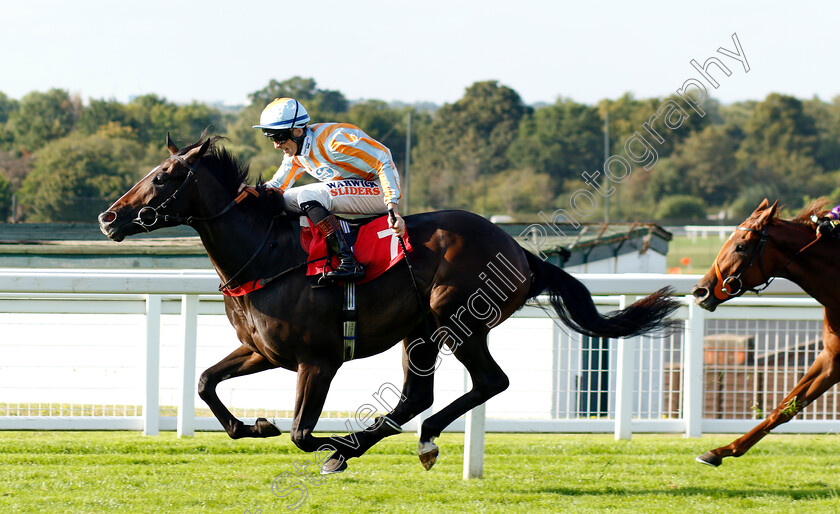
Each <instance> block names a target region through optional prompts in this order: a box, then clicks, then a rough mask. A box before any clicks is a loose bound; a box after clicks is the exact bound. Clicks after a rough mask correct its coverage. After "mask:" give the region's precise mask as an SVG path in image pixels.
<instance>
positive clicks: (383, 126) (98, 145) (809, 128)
mask: <svg viewBox="0 0 840 514" xmlns="http://www.w3.org/2000/svg"><path fill="white" fill-rule="evenodd" d="M277 97H294V98H297V99H299V100H300V101H301V102H303V103H304V105H305V106H306V108H307V109H308V110H309V113H310V115H311V118H312V120H313V122H319V121H341V122H347V123H353V124H355V125H358V126H359V127H361V128H362V129H364V130H365V131H366V132H367V133H368V134H370V135H371V136H372V137H374V138H375V139H378V140H379V141H381V142H382V143H384V144H385V145H386V146H388V147H389V148H390V149H391V152H392V154H393V157H394V160H395V162H396V164H397V167H398V168H399V169H400V171H401V172H403V171H404V170H405V169H406V164H407V159H406V157H407V155H406V138H407V133H408V128H409V120H410V127H411V142H412V145H411V156H410V157H411V158H410V173H409V177H407V178H408V179H409V180H406V177H404V178H403V182H404V183H405V182H407V181H410V187H409V191H410V193H409V198H408V204H409V205H408V206H409V208H410V211H411V212H420V211H425V210H433V209H444V208H459V209H467V210H471V211H473V212H477V213H480V214H484V215H491V214H507V215H511V216H513V217H514V218H516V219H521V220H533V219H535V217H536V215H537V213H538V212H540V211H544V212H554V211H555V210H556V209H561V208H568V206H569V199H570V197H572V195H574V193H575V191H579V190H580V189H582V188H586V187H589V186H590V185H591V177H593V176H598V174H600V177H601V178H600V179H599V181H603V180H605V179H606V177H608V176H612V178H613V179H614V183H611V184H605V183H603V182H602V183H601V185H600V187H602V188H603V189H604V190H606V189H610V190H613V187H614V193H613V194H611V195H610V196H611V199H610V202H609V205H610V213H609V218H610V219H611V220H621V221H634V220H639V221H651V220H652V221H657V222H659V223H665V224H668V223H672V222H675V221H702V220H704V219H706V218H707V216H709V215H716V216H721V215H722V216H723V217H725V218H730V219H738V218H742V217H744V216H746V215H747V214H748V213H749V212H751V211H752V209H753V208H754V207H755V206H756V205H757V204H758V202H759V201H760V200H761V199H763V198H764V197H768V198H770V199H771V200H772V199H780V200H781V201H782V203H784V204H786V205H787V206H789V207H790V208H791V209H793V210H795V209H798V208H799V207H801V206H802V205H804V204H805V203H807V202H809V201H810V200H811V199H813V198H815V197H818V196H829V197H831V198H832V199H837V198H838V196H840V180H838V179H840V97H838V98H835V99H833V100H832V101H831V102H825V101H823V100H820V99H818V98H812V99H807V100H801V99H798V98H795V97H792V96H787V95H782V94H778V93H772V94H770V95H768V96H767V97H766V98H765V99H764V100H761V101H758V100H755V101H746V102H738V103H733V104H730V105H722V104H720V103H719V102H717V101H715V100H714V99H706V100H705V102H704V103H703V104H702V111H700V109H689V108H688V107H686V106H685V102H684V99H680V98H679V97H669V98H648V99H636V98H634V97H633V96H632V95H630V94H625V95H624V96H622V97H621V98H618V99H604V100H601V101H600V102H598V103H597V104H596V105H586V104H582V103H578V102H575V101H573V100H571V99H567V98H562V97H561V98H559V99H558V100H557V101H556V102H555V103H553V104H546V105H537V106H529V105H526V104H525V103H524V102H523V101H522V99H521V97H520V96H519V94H518V93H517V92H516V91H514V90H513V89H511V88H509V87H506V86H504V85H502V84H499V83H498V82H497V81H482V82H476V83H475V84H472V85H471V86H469V87H468V88H467V89H466V90H465V92H464V95H463V96H462V97H461V98H460V99H459V100H457V101H456V102H454V103H451V104H446V105H443V106H440V107H439V108H438V107H436V106H431V107H430V106H428V105H424V106H418V105H413V106H412V105H398V104H387V103H385V102H383V101H379V100H364V101H357V102H352V101H350V100H348V99H347V98H346V97H345V96H344V95H343V94H342V93H341V92H340V91H334V90H326V89H321V88H319V87H318V85H317V83H316V81H315V80H313V79H311V78H302V77H293V78H291V79H288V80H284V81H277V80H272V81H271V82H270V83H269V84H267V85H266V86H265V87H263V88H262V89H260V90H258V91H255V92H253V93H252V94H250V95H249V101H250V104H249V105H247V106H245V107H243V108H240V109H223V108H220V107H217V106H213V105H207V104H203V103H199V102H193V103H190V104H175V103H173V102H170V101H168V100H166V99H165V98H162V97H160V96H157V95H154V94H149V95H143V96H138V97H136V98H134V99H132V100H131V101H130V102H128V103H120V102H118V101H116V100H104V99H90V100H88V101H87V102H83V101H82V99H80V98H79V97H78V96H74V95H71V94H70V93H69V92H67V91H65V90H61V89H52V90H49V91H46V92H31V93H29V94H27V95H25V96H24V97H23V98H21V99H20V100H15V99H12V98H9V97H8V96H7V95H5V94H3V93H2V92H0V212H2V213H9V218H12V219H15V220H18V221H32V222H43V221H87V222H92V221H93V220H95V218H96V215H97V214H98V213H99V212H101V211H102V210H103V209H104V208H105V207H107V206H108V205H109V204H110V203H111V202H112V201H113V200H115V199H116V198H117V197H119V196H120V195H121V194H122V193H123V192H125V190H127V189H128V188H129V187H130V186H131V184H133V183H134V182H135V181H137V180H138V179H139V178H141V177H142V176H144V175H145V174H146V173H147V172H148V170H149V169H151V167H153V166H155V165H156V164H158V163H159V162H160V161H161V160H162V159H163V158H164V157H165V156H166V155H167V153H166V151H165V149H164V137H165V134H166V133H167V132H170V133H171V134H172V136H173V138H174V139H176V140H179V141H180V142H181V144H186V143H190V142H193V141H194V140H196V139H197V138H198V136H199V135H200V134H201V133H202V131H204V130H205V129H206V128H208V127H210V129H211V131H212V132H213V133H215V134H219V135H223V136H225V137H227V138H228V141H227V142H226V148H227V149H228V150H229V151H230V152H232V153H233V154H234V155H236V156H237V157H238V158H240V159H242V160H244V161H248V162H249V163H250V166H251V171H252V176H253V177H254V178H255V179H256V176H257V175H259V176H260V177H262V178H268V177H270V176H271V175H272V174H273V172H274V171H275V170H276V168H277V166H278V165H279V163H280V161H281V160H282V154H281V153H280V152H277V151H275V150H274V149H273V147H272V145H271V144H270V142H269V141H268V140H267V139H265V138H264V137H263V136H262V135H261V133H260V132H259V131H257V130H254V129H252V128H251V126H252V125H253V124H255V123H256V122H257V120H258V119H259V114H260V112H261V111H262V109H263V107H264V106H265V105H266V104H267V103H268V102H270V101H271V100H272V99H274V98H277ZM666 105H673V107H670V110H669V111H668V112H664V113H663V110H667V109H665V107H664V106H666ZM680 105H682V106H683V107H680ZM700 112H702V113H703V114H702V115H701V114H700ZM605 119H608V126H609V129H608V130H609V131H608V134H609V137H608V138H605ZM634 144H635V146H634ZM605 145H608V146H605ZM643 151H644V152H647V156H645V157H644V159H640V155H641V154H640V152H643ZM606 156H615V159H623V162H625V163H629V164H630V165H631V166H632V170H628V171H627V172H626V173H625V174H624V175H623V177H624V178H623V179H617V178H616V176H615V174H612V175H611V174H610V173H604V160H605V157H606ZM607 171H609V170H607ZM404 185H405V184H404ZM13 198H14V200H15V201H14V204H15V205H14V212H12V203H13V200H12V199H13ZM572 199H573V200H574V198H573V197H572ZM404 201H405V200H404ZM587 214H588V215H589V220H590V221H595V220H600V219H603V217H604V214H605V213H604V212H603V207H599V209H597V212H594V210H593V212H588V213H587ZM3 217H4V218H6V216H5V215H4V216H3Z"/></svg>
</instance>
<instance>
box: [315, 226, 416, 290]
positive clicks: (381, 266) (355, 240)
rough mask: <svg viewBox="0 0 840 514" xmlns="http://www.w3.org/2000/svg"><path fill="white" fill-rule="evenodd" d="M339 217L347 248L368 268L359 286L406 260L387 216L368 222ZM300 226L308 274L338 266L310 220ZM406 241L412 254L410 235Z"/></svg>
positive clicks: (316, 273) (318, 273)
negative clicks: (348, 246)
mask: <svg viewBox="0 0 840 514" xmlns="http://www.w3.org/2000/svg"><path fill="white" fill-rule="evenodd" d="M337 217H338V220H339V225H340V227H341V230H342V232H344V237H345V239H346V241H347V244H349V245H350V246H351V247H352V248H353V253H354V254H355V255H356V260H357V261H359V263H360V264H362V265H363V266H364V267H365V276H364V278H362V279H361V280H359V281H358V282H357V283H358V284H363V283H365V282H369V281H371V280H373V279H375V278H376V277H378V276H379V275H381V274H382V273H384V272H386V271H387V270H388V269H390V268H391V267H392V266H394V265H395V264H396V263H398V262H399V261H400V260H401V259H402V258H403V252H402V248H400V245H399V240H398V239H397V236H395V235H394V232H393V231H392V230H391V228H390V227H389V226H388V216H387V215H382V216H374V217H364V218H345V217H340V216H337ZM300 225H301V230H300V245H301V247H302V248H303V250H304V252H306V254H307V255H308V257H307V259H306V260H307V267H306V274H307V275H308V276H316V275H321V274H323V273H324V271H325V270H328V269H330V267H335V266H338V259H337V258H336V257H335V256H334V255H330V256H328V255H327V254H328V251H327V245H326V242H325V241H324V238H323V236H322V235H321V233H320V232H319V231H318V230H313V229H312V228H311V227H310V226H309V220H308V219H307V218H306V217H305V216H301V218H300ZM403 241H404V242H405V246H406V250H407V251H408V252H409V253H410V252H411V251H412V248H411V244H410V243H409V240H408V235H407V234H406V235H405V236H403ZM328 257H329V258H328Z"/></svg>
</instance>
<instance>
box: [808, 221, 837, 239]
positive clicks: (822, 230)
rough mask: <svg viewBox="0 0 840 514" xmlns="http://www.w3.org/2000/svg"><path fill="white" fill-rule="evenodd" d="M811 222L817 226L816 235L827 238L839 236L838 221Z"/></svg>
mask: <svg viewBox="0 0 840 514" xmlns="http://www.w3.org/2000/svg"><path fill="white" fill-rule="evenodd" d="M813 221H814V223H816V224H817V234H822V235H824V236H829V237H832V236H836V235H837V234H840V220H836V219H832V218H817V219H815V220H813Z"/></svg>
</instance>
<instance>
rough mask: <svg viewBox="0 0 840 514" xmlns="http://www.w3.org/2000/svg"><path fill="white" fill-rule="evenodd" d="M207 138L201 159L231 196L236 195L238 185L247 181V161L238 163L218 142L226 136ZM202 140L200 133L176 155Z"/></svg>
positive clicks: (200, 142) (190, 148)
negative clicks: (193, 141)
mask: <svg viewBox="0 0 840 514" xmlns="http://www.w3.org/2000/svg"><path fill="white" fill-rule="evenodd" d="M207 139H209V140H210V146H209V148H208V149H207V153H205V154H204V156H203V157H202V158H201V160H202V161H204V163H205V164H206V165H207V166H208V168H210V169H211V170H212V171H213V174H214V175H215V177H216V180H218V181H219V183H221V184H222V185H223V186H224V187H225V188H226V189H227V190H229V191H230V192H231V193H232V194H233V196H236V193H237V191H238V189H239V185H240V184H243V183H245V184H247V183H249V177H248V175H249V173H250V170H249V165H248V163H240V162H239V160H238V159H237V158H236V157H234V156H233V155H232V154H231V153H230V152H228V151H227V150H225V148H224V147H222V146H221V145H219V144H218V143H219V142H220V141H227V140H228V139H227V138H226V137H223V136H210V137H209V138H207ZM204 141H205V138H204V137H203V135H202V137H201V138H199V140H198V141H196V142H195V143H193V144H191V145H189V146H185V147H184V148H181V149H180V150H178V155H184V154H186V153H187V152H189V151H190V150H192V149H193V148H196V147H198V146H201V145H202V144H204Z"/></svg>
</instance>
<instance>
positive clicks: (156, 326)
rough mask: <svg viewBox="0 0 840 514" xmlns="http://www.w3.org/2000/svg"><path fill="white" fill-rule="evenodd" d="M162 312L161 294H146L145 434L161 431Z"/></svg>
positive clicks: (144, 359)
mask: <svg viewBox="0 0 840 514" xmlns="http://www.w3.org/2000/svg"><path fill="white" fill-rule="evenodd" d="M160 314H161V296H160V295H157V294H149V295H146V348H145V351H144V353H143V355H144V358H143V364H144V366H145V371H144V373H145V377H146V379H145V387H146V391H145V393H144V395H143V435H158V434H159V433H160Z"/></svg>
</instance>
